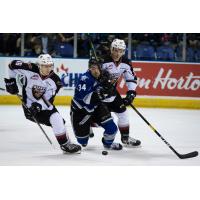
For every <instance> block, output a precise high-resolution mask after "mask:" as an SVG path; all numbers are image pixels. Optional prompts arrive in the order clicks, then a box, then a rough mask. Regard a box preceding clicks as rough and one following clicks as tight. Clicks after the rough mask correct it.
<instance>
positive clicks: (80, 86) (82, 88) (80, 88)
mask: <svg viewBox="0 0 200 200" xmlns="http://www.w3.org/2000/svg"><path fill="white" fill-rule="evenodd" d="M81 90H86V84H83V85H81V84H79V85H78V91H81Z"/></svg>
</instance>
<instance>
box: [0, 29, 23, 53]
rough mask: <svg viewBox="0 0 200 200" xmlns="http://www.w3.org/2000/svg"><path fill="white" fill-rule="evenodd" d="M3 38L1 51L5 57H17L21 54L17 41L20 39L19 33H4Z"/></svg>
mask: <svg viewBox="0 0 200 200" xmlns="http://www.w3.org/2000/svg"><path fill="white" fill-rule="evenodd" d="M1 37H2V39H1V44H0V45H1V51H2V53H3V54H4V55H5V56H16V55H19V54H20V51H19V49H18V48H17V39H18V38H19V37H20V34H19V33H4V34H3V35H2V36H1Z"/></svg>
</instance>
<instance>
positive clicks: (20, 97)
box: [0, 88, 54, 147]
mask: <svg viewBox="0 0 200 200" xmlns="http://www.w3.org/2000/svg"><path fill="white" fill-rule="evenodd" d="M0 90H2V91H6V90H5V89H4V88H0ZM16 95H17V97H18V98H19V99H20V101H21V102H22V105H23V106H24V108H25V109H26V110H27V111H28V112H29V113H30V114H31V111H30V110H29V108H28V107H27V106H26V104H25V103H24V102H23V99H22V96H21V95H20V94H16ZM31 117H32V119H33V120H34V121H35V123H36V124H37V125H38V126H39V128H40V130H41V131H42V133H43V134H44V135H45V137H46V138H47V140H48V141H49V143H50V144H51V145H52V146H53V143H52V141H51V140H50V138H49V137H48V135H47V134H46V132H45V131H44V129H43V128H42V126H41V125H40V123H39V122H38V121H37V119H36V118H35V117H34V116H33V115H32V114H31ZM53 147H54V146H53Z"/></svg>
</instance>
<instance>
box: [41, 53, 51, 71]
mask: <svg viewBox="0 0 200 200" xmlns="http://www.w3.org/2000/svg"><path fill="white" fill-rule="evenodd" d="M38 65H39V66H40V65H52V68H53V65H54V63H53V59H52V57H51V56H50V55H49V54H41V55H39V56H38Z"/></svg>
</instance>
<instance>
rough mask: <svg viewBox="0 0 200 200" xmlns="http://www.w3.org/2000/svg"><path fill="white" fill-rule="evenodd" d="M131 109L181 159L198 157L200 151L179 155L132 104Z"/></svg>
mask: <svg viewBox="0 0 200 200" xmlns="http://www.w3.org/2000/svg"><path fill="white" fill-rule="evenodd" d="M130 106H131V108H133V110H134V111H135V112H136V113H137V114H138V115H139V116H140V117H141V118H142V119H143V120H144V121H145V122H146V124H147V125H148V126H149V127H150V128H151V129H152V130H153V131H154V132H155V133H156V134H157V135H158V137H160V138H161V139H162V141H163V142H164V143H165V144H166V145H167V146H168V147H169V148H170V149H171V150H172V151H173V152H174V153H175V154H176V155H177V156H178V157H179V158H180V159H185V158H192V157H196V156H198V151H193V152H190V153H187V154H180V153H178V152H177V151H176V150H175V149H174V148H173V147H172V146H171V145H170V144H169V143H168V142H167V141H166V140H165V139H164V138H163V137H162V135H160V133H158V131H157V130H156V129H155V128H154V127H153V126H152V125H151V124H150V123H149V122H148V121H147V120H146V119H145V118H144V116H143V115H142V114H141V113H140V112H139V111H138V110H137V109H136V108H135V106H133V104H130Z"/></svg>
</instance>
